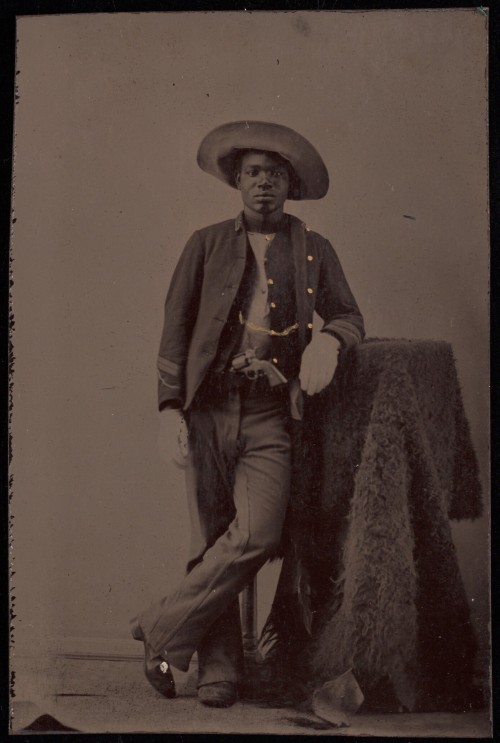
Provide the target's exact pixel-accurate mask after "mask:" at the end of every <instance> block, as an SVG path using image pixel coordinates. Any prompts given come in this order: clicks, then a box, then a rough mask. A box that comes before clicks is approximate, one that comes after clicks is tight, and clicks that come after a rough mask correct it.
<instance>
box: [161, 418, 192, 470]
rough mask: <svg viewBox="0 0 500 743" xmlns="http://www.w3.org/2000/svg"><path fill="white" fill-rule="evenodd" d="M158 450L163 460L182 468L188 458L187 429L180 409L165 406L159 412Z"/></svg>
mask: <svg viewBox="0 0 500 743" xmlns="http://www.w3.org/2000/svg"><path fill="white" fill-rule="evenodd" d="M158 451H159V454H160V457H161V459H163V461H164V462H173V463H174V464H176V465H177V466H178V467H182V468H184V467H185V466H186V464H187V458H188V430H187V425H186V421H185V420H184V416H183V415H182V411H181V410H177V409H172V408H165V409H164V410H162V411H161V413H160V431H159V433H158Z"/></svg>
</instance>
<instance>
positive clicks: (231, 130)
mask: <svg viewBox="0 0 500 743" xmlns="http://www.w3.org/2000/svg"><path fill="white" fill-rule="evenodd" d="M241 150H263V151H266V152H276V153H277V154H278V155H280V156H281V157H283V158H285V160H287V161H288V162H289V163H290V164H291V166H292V167H293V169H294V171H295V173H296V175H297V178H298V180H299V184H300V185H299V189H297V190H295V191H293V192H292V193H291V194H289V195H288V198H289V199H293V200H295V201H301V200H303V199H322V198H323V196H325V194H326V193H327V191H328V186H329V178H328V171H327V169H326V165H325V163H324V162H323V160H322V158H321V156H320V154H319V153H318V152H317V150H316V149H315V148H314V147H313V146H312V144H311V143H310V142H309V141H308V140H307V139H306V138H305V137H303V136H302V135H301V134H298V132H296V131H294V130H293V129H290V128H289V127H287V126H283V125H281V124H273V123H268V122H264V121H233V122H231V123H229V124H223V125H222V126H219V127H217V128H216V129H213V130H212V131H211V132H209V134H207V136H206V137H205V138H204V139H203V141H202V143H201V144H200V147H199V149H198V155H197V162H198V165H199V166H200V168H201V169H202V170H204V171H205V172H206V173H210V174H211V175H213V176H215V177H216V178H218V179H219V180H221V181H223V182H224V183H227V184H228V185H229V186H231V187H232V188H236V183H235V179H234V160H235V157H236V156H237V154H238V152H239V151H241Z"/></svg>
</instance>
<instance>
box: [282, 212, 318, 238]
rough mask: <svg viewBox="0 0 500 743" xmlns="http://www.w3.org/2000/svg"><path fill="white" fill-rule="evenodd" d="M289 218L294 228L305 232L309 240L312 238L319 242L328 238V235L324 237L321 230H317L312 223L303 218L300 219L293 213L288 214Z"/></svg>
mask: <svg viewBox="0 0 500 743" xmlns="http://www.w3.org/2000/svg"><path fill="white" fill-rule="evenodd" d="M287 216H288V219H289V220H290V222H291V225H292V229H293V228H294V229H296V230H300V231H302V232H304V234H305V236H306V239H307V240H312V241H314V242H318V243H321V244H323V243H326V242H327V239H326V237H323V235H321V234H320V233H319V232H316V230H314V229H313V228H312V227H311V225H310V224H309V223H308V222H306V221H304V220H303V219H299V217H296V216H294V215H293V214H288V215H287Z"/></svg>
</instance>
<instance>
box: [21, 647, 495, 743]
mask: <svg viewBox="0 0 500 743" xmlns="http://www.w3.org/2000/svg"><path fill="white" fill-rule="evenodd" d="M127 647H132V646H127ZM137 650H138V648H137V643H136V644H135V646H133V647H132V650H131V652H130V653H128V654H127V653H123V652H120V653H118V654H113V653H110V654H109V655H108V657H102V656H99V655H98V654H96V655H95V656H94V657H92V656H88V655H83V654H82V655H79V654H78V652H73V653H71V654H68V653H67V654H61V655H57V656H51V657H47V658H46V659H45V662H44V663H43V664H40V663H39V664H38V666H37V665H36V664H33V662H32V661H30V659H28V658H23V657H21V656H17V657H16V658H15V661H14V664H13V666H14V668H15V684H14V693H15V696H14V697H13V699H12V703H11V733H12V734H14V735H15V734H21V733H28V732H30V731H33V732H35V731H37V732H45V733H49V732H50V731H51V730H52V731H53V732H64V730H65V729H66V730H67V729H71V730H74V731H78V732H82V733H139V732H141V733H254V734H264V733H267V734H274V735H290V734H294V735H320V736H321V735H332V734H334V735H343V736H381V737H382V736H394V737H396V736H397V737H401V736H404V737H443V738H489V737H492V733H491V725H490V721H489V713H488V711H486V710H485V711H479V712H468V713H462V714H405V713H401V714H390V715H389V714H385V715H372V714H357V715H355V716H351V718H350V726H349V727H341V728H334V727H332V726H329V725H328V723H326V722H324V721H322V720H320V718H318V717H316V716H315V715H312V714H304V713H301V712H299V711H296V710H293V709H283V708H270V707H265V706H259V705H257V704H251V703H246V702H238V703H237V704H235V705H234V706H233V707H231V708H230V709H225V710H220V709H211V708H207V707H204V706H203V705H201V704H200V703H199V702H198V701H197V697H196V688H195V681H194V679H195V676H194V674H193V673H192V672H191V673H190V674H182V673H179V672H176V674H175V676H176V684H177V690H178V696H177V698H176V699H173V700H166V699H163V698H162V697H161V696H160V695H158V694H156V692H155V691H154V690H153V689H152V688H151V687H150V686H149V684H148V683H147V681H146V679H145V678H144V676H143V673H142V662H141V658H140V656H139V655H138V652H137Z"/></svg>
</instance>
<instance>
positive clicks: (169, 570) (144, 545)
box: [12, 10, 489, 652]
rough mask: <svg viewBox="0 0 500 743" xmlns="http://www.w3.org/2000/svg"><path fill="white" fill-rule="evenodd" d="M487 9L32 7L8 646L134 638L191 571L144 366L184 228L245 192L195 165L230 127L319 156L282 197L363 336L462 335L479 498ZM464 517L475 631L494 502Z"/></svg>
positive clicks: (17, 193)
mask: <svg viewBox="0 0 500 743" xmlns="http://www.w3.org/2000/svg"><path fill="white" fill-rule="evenodd" d="M486 24H487V21H486V18H485V17H484V15H483V14H481V13H480V12H477V11H474V10H471V11H468V10H467V11H465V10H447V11H380V12H369V13H363V12H294V13H283V12H279V13H271V12H266V13H251V14H250V13H207V14H202V13H181V14H166V13H165V14H145V13H143V14H113V15H107V14H99V15H66V16H45V17H32V18H30V17H25V18H21V19H20V20H19V22H18V47H17V56H18V61H17V68H18V70H19V74H18V75H17V83H18V92H19V96H20V99H19V102H18V105H17V106H16V115H15V167H14V172H15V180H14V210H15V213H14V217H15V218H16V220H17V221H16V222H15V224H13V236H12V271H13V278H14V286H13V311H14V318H15V328H14V333H13V342H14V352H15V372H14V386H13V403H14V406H13V420H12V434H13V465H12V474H13V478H14V480H13V482H14V485H13V501H12V512H13V515H14V531H13V537H14V550H13V555H14V570H15V571H16V572H15V576H14V581H13V585H14V589H15V590H14V594H15V596H16V599H15V612H16V614H17V618H16V620H15V628H16V634H15V638H16V647H20V646H21V647H26V648H28V649H29V652H38V651H39V649H40V648H41V647H43V646H44V643H45V642H46V640H47V638H48V637H49V636H57V637H62V638H96V637H97V638H98V637H101V638H102V637H104V638H127V637H129V630H128V619H129V617H130V616H132V615H133V614H134V613H135V612H136V610H138V609H139V608H142V607H143V605H144V604H146V603H148V602H149V601H150V600H153V599H154V598H156V597H158V596H159V595H163V594H164V593H166V592H167V591H168V589H169V588H171V587H172V586H173V585H174V583H175V582H176V581H177V580H178V579H179V578H180V576H181V574H182V571H183V568H184V563H185V560H186V552H187V534H188V519H187V508H186V504H185V499H184V493H183V479H182V473H181V472H179V471H178V470H177V469H175V467H173V466H172V467H171V466H169V465H167V464H165V463H164V462H162V461H161V459H160V457H159V454H158V451H157V447H156V436H157V431H158V425H159V420H158V413H157V409H156V371H155V361H156V355H157V351H158V344H159V337H160V331H161V323H162V309H163V300H164V295H165V291H166V289H167V286H168V282H169V278H170V276H171V273H172V270H173V268H174V266H175V263H176V260H177V258H178V256H179V254H180V251H181V249H182V247H183V245H184V243H185V242H186V240H187V238H188V237H189V235H190V234H191V233H192V232H193V231H194V230H195V229H197V228H199V227H203V226H205V225H207V224H210V223H213V222H217V221H220V220H223V219H227V218H230V217H232V216H234V215H236V213H237V212H238V211H239V209H240V197H239V194H238V192H236V191H232V190H231V189H230V188H228V187H227V186H224V185H223V184H222V183H220V182H218V181H217V180H215V179H214V178H212V177H210V176H209V175H207V174H205V173H203V172H202V171H201V170H199V168H198V167H197V165H196V159H195V155H196V150H197V147H198V144H199V142H200V140H201V139H202V137H203V136H204V135H205V134H206V133H207V132H208V131H209V130H210V129H212V128H213V127H215V126H218V125H219V124H222V123H224V122H227V121H231V120H241V119H262V120H269V121H275V122H278V123H283V124H286V125H288V126H291V127H292V128H295V129H297V130H298V131H300V132H301V133H302V134H303V135H304V136H306V137H307V138H308V139H310V141H311V142H312V143H313V144H314V145H315V146H316V148H317V149H318V150H319V152H320V153H321V155H322V156H323V158H324V160H325V162H326V164H327V167H328V169H329V172H330V177H331V187H330V191H329V193H328V195H327V196H326V198H325V199H323V200H322V201H318V202H303V203H290V204H288V210H289V211H290V212H291V213H293V214H296V215H298V216H299V217H301V218H303V219H304V220H305V221H306V222H307V223H308V224H309V225H310V226H311V227H312V228H313V229H314V230H317V231H318V232H320V233H322V234H323V235H325V236H326V237H328V238H329V239H330V240H331V242H332V243H333V245H334V246H335V248H336V250H337V251H338V254H339V256H340V258H341V261H342V264H343V267H344V270H345V272H346V275H347V277H348V280H349V283H350V285H351V288H352V290H353V292H354V294H355V296H356V298H357V299H358V302H359V304H360V307H361V309H362V311H363V313H364V315H365V318H366V326H367V332H368V334H369V335H370V336H378V337H392V338H433V339H438V340H445V341H449V342H450V343H452V344H453V348H454V351H455V355H456V360H457V366H458V371H459V376H460V379H461V383H462V386H463V395H464V401H465V406H466V412H467V415H468V418H469V420H470V423H471V428H472V435H473V440H474V444H475V447H476V450H477V453H478V456H479V460H480V465H481V471H482V475H483V481H484V486H485V492H486V493H487V488H488V462H489V452H488V442H489V430H488V419H489V410H488V363H489V362H488V350H489V347H488V343H489V341H488V333H489V331H488V195H487V87H486V86H487V81H486V64H487V25H486ZM405 215H406V216H405ZM410 217H411V218H410ZM454 535H455V539H456V545H457V550H458V556H459V560H460V565H461V568H462V571H463V576H464V580H465V583H466V588H467V592H468V595H469V598H470V602H471V608H472V611H473V616H474V619H475V621H476V623H477V626H478V629H479V631H480V635H481V638H482V639H483V641H484V639H485V637H486V632H487V622H488V575H487V565H488V545H487V541H488V516H487V515H486V516H485V517H484V518H483V519H481V520H479V521H477V522H475V523H472V524H471V523H463V524H459V525H457V526H455V527H454ZM275 573H276V570H275V569H273V570H267V571H266V572H265V578H264V579H263V580H260V584H259V592H260V604H261V606H260V608H261V611H260V623H261V622H262V621H263V620H264V619H265V616H264V614H265V611H266V609H265V607H266V605H267V604H268V602H269V600H270V597H271V595H272V591H273V588H274V582H273V581H274V579H275ZM266 602H267V603H266Z"/></svg>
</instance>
